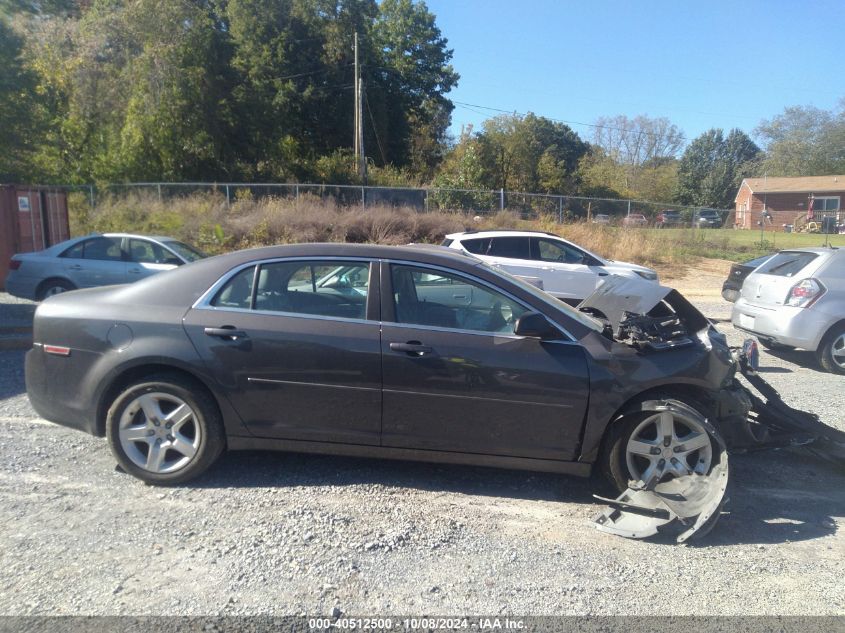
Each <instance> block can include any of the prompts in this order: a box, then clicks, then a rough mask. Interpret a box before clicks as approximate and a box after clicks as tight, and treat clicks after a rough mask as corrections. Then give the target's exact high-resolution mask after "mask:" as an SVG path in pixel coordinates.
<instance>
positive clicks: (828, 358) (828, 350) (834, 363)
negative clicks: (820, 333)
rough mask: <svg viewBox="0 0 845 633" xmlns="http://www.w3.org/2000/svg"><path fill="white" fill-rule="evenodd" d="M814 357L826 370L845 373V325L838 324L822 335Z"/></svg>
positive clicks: (833, 372) (832, 372)
mask: <svg viewBox="0 0 845 633" xmlns="http://www.w3.org/2000/svg"><path fill="white" fill-rule="evenodd" d="M816 357H817V358H818V359H819V365H821V367H822V369H824V370H825V371H826V372H829V373H831V374H845V325H839V326H837V327H835V328H834V329H832V330H830V332H828V333H827V334H825V335H824V338H823V339H822V342H821V343H820V344H819V349H818V350H817V351H816Z"/></svg>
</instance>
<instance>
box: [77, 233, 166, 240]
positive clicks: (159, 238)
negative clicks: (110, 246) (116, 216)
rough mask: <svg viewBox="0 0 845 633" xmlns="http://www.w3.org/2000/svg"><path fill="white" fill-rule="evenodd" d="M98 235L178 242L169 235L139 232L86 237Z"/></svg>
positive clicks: (93, 235)
mask: <svg viewBox="0 0 845 633" xmlns="http://www.w3.org/2000/svg"><path fill="white" fill-rule="evenodd" d="M98 235H102V237H135V238H139V239H142V240H155V241H156V242H178V241H179V240H177V239H176V238H175V237H168V236H167V235H141V234H139V233H102V234H100V233H93V234H92V235H86V236H85V237H96V236H98Z"/></svg>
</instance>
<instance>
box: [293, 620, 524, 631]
mask: <svg viewBox="0 0 845 633" xmlns="http://www.w3.org/2000/svg"><path fill="white" fill-rule="evenodd" d="M308 628H310V629H312V630H321V629H335V630H341V631H355V630H363V631H389V630H392V629H396V630H426V631H432V630H463V629H469V630H472V629H475V630H479V631H495V630H506V631H508V630H509V631H519V630H523V629H525V623H524V622H523V621H522V620H519V619H510V618H499V617H489V618H487V617H478V618H467V617H459V618H441V617H431V618H428V617H421V618H395V619H394V618H343V617H341V618H309V620H308Z"/></svg>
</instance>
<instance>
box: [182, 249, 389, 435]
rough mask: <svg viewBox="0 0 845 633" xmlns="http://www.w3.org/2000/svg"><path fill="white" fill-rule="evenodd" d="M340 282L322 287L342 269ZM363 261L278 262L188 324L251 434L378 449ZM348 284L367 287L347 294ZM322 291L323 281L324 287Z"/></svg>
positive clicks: (372, 337) (376, 348)
mask: <svg viewBox="0 0 845 633" xmlns="http://www.w3.org/2000/svg"><path fill="white" fill-rule="evenodd" d="M341 266H343V267H346V268H347V269H349V270H348V272H347V274H345V275H337V281H336V282H334V283H325V278H326V277H327V276H331V275H333V274H334V273H333V271H336V270H337V269H338V268H339V267H341ZM370 268H371V263H370V262H369V261H365V260H352V261H347V260H343V261H338V260H323V259H309V260H281V261H274V262H264V263H260V264H254V265H250V266H247V267H245V268H243V269H241V270H239V271H237V272H235V273H234V274H233V275H232V276H231V277H229V278H226V279H224V280H223V281H222V283H221V284H219V288H216V289H215V290H214V291H213V292H211V293H210V294H209V296H208V298H207V300H204V301H202V302H200V304H199V305H198V306H196V307H195V308H193V309H192V310H191V311H190V312H189V313H188V314H187V315H186V317H185V319H184V326H185V329H186V331H187V333H188V336H189V337H190V338H191V341H193V343H194V346H195V347H196V349H197V350H198V352H199V354H200V356H201V357H202V360H203V361H204V362H205V364H206V366H207V367H208V368H209V371H210V372H211V373H212V374H213V376H214V378H215V379H216V381H217V382H218V384H219V385H220V388H221V390H222V391H223V392H224V393H225V395H226V397H227V398H228V399H229V401H230V402H231V404H232V406H233V407H234V408H235V410H236V411H237V412H238V414H239V415H240V416H241V418H242V419H243V421H244V424H245V425H246V427H247V428H248V429H249V431H250V432H251V433H253V434H254V435H257V436H260V437H269V438H283V439H291V440H313V441H323V442H343V443H352V444H372V445H377V444H378V443H379V438H380V431H381V386H382V385H381V346H380V330H379V323H378V307H379V306H378V291H377V288H378V283H377V277H376V282H375V288H376V294H375V296H374V297H373V298H371V297H372V295H371V294H370V290H371V288H372V287H373V285H372V284H371V281H370V280H371V279H372V275H371V273H370ZM350 279H361V280H363V281H361V282H358V285H357V286H356V287H355V288H354V290H355V291H354V292H349V291H348V288H346V285H348V280H350ZM318 282H323V283H322V285H318Z"/></svg>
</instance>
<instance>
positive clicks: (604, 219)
mask: <svg viewBox="0 0 845 633" xmlns="http://www.w3.org/2000/svg"><path fill="white" fill-rule="evenodd" d="M593 224H610V216H609V215H607V214H605V213H596V214H595V215H594V216H593Z"/></svg>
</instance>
